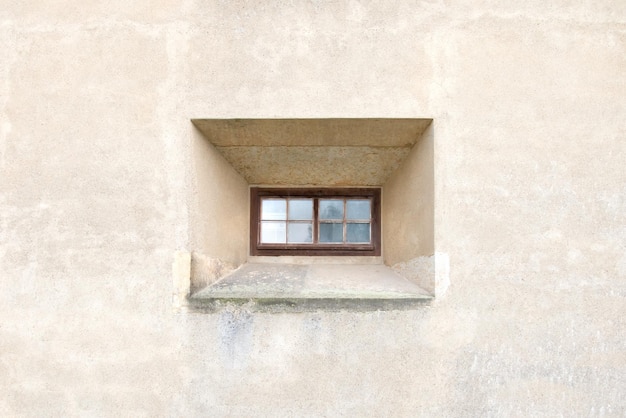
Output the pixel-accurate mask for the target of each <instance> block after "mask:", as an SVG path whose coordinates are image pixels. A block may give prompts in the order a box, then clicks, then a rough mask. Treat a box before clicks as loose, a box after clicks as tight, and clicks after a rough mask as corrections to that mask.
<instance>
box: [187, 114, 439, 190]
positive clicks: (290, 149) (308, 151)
mask: <svg viewBox="0 0 626 418" xmlns="http://www.w3.org/2000/svg"><path fill="white" fill-rule="evenodd" d="M192 122H193V123H194V125H195V126H196V127H197V128H198V129H199V130H200V131H201V132H202V133H203V134H204V135H205V137H206V138H207V140H208V141H210V142H211V143H212V144H213V145H215V146H216V149H217V150H219V152H220V153H222V155H223V156H224V157H225V158H226V160H228V162H229V163H230V164H231V165H232V166H233V167H234V168H235V169H236V170H237V172H239V173H240V174H241V175H242V176H243V177H244V178H245V179H246V181H247V182H248V183H250V184H263V185H283V186H284V185H292V186H293V185H296V186H298V185H299V186H319V185H324V186H380V185H382V184H383V183H385V181H386V180H387V178H388V177H389V176H390V175H391V173H393V172H394V171H395V170H396V169H397V168H398V167H399V166H400V164H401V163H402V161H403V160H404V159H405V158H406V157H407V155H408V154H409V152H410V151H411V148H412V147H413V146H414V145H415V143H416V142H417V141H418V140H419V139H420V138H421V136H422V133H423V132H424V131H425V130H426V129H427V128H428V126H429V125H430V123H431V119H424V118H422V119H420V118H415V119H407V118H386V119H380V118H345V119H324V118H320V119H226V120H222V119H193V120H192Z"/></svg>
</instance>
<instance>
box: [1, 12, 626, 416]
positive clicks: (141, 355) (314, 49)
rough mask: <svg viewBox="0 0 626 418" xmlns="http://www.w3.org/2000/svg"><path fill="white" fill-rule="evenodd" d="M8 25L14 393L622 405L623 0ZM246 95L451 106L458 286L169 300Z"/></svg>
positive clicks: (439, 185)
mask: <svg viewBox="0 0 626 418" xmlns="http://www.w3.org/2000/svg"><path fill="white" fill-rule="evenodd" d="M0 50H2V59H0V278H1V280H0V415H2V416H133V417H137V416H150V417H154V416H267V417H276V416H312V417H315V416H393V417H398V416H407V417H414V416H436V417H461V416H524V417H526V416H604V417H606V416H616V417H617V416H624V415H626V400H625V399H624V396H623V395H624V393H625V392H626V316H624V311H625V309H626V169H625V168H624V161H626V141H624V139H625V136H626V128H625V123H624V121H625V120H626V108H625V107H624V105H623V102H624V97H626V75H625V74H626V72H625V71H624V69H625V68H626V2H624V1H621V0H600V1H596V2H588V1H586V2H571V1H557V2H545V1H534V0H532V1H524V2H519V1H515V2H514V1H493V0H476V1H467V0H466V1H463V0H461V1H458V2H455V3H454V4H451V3H448V2H442V1H398V2H380V3H370V2H359V1H356V0H354V1H339V2H336V1H333V2H330V1H328V2H327V1H315V2H313V1H311V2H308V1H302V2H287V1H279V0H276V1H270V2H245V1H233V2H221V1H195V0H168V1H161V2H158V3H157V2H147V1H135V2H131V3H129V2H119V1H114V2H108V3H103V2H93V1H88V2H84V1H81V2H77V1H71V0H67V1H63V2H41V1H26V2H12V1H7V0H0ZM239 117H246V118H342V117H352V118H359V117H361V118H368V117H390V118H401V117H408V118H414V117H424V118H433V119H434V125H433V147H434V177H435V178H434V188H435V190H434V198H435V205H434V208H435V209H434V210H435V213H434V219H435V222H434V244H435V248H434V249H435V252H436V254H441V255H442V257H445V258H447V257H449V260H450V286H449V288H448V290H447V292H446V293H445V294H441V295H439V296H438V297H437V298H436V300H435V301H434V302H433V303H431V304H429V305H426V306H424V307H422V308H420V309H416V310H410V311H379V312H367V313H365V312H350V311H344V312H324V311H319V312H309V313H302V314H251V313H249V312H246V311H245V310H225V311H223V312H221V313H217V314H188V313H175V312H174V310H173V309H172V298H171V296H172V273H171V270H172V266H171V264H172V261H173V259H174V254H175V253H176V252H180V251H192V250H194V246H195V245H197V243H198V242H200V241H201V238H198V237H196V236H194V235H193V234H194V233H195V232H194V231H192V229H193V228H192V227H191V225H194V216H195V214H196V211H197V207H198V206H197V205H199V204H201V203H198V200H194V198H193V194H194V191H195V190H197V189H195V188H196V187H198V185H197V184H195V183H194V181H195V180H194V175H193V170H194V168H193V167H195V169H197V168H198V167H202V165H201V164H200V165H199V164H198V161H197V160H196V159H195V158H197V156H198V153H197V151H198V146H199V144H198V143H197V142H194V141H197V140H198V138H197V137H196V136H195V135H196V134H197V132H195V130H194V128H193V127H192V126H191V122H190V119H192V118H239ZM200 148H201V147H200ZM205 151H206V150H205ZM207 154H208V155H211V154H210V151H207ZM218 160H219V158H216V159H215V160H214V161H216V162H215V164H218V165H220V164H222V162H220V161H221V160H219V161H218ZM205 168H206V172H207V173H213V174H211V175H215V176H216V180H219V181H222V180H223V179H224V178H226V179H227V180H226V181H230V182H232V184H233V185H234V186H233V187H236V188H242V187H243V183H242V182H243V180H241V179H238V178H237V177H236V176H235V175H234V174H232V173H231V174H228V170H227V169H226V168H224V169H223V170H222V169H221V168H219V167H218V168H215V167H213V168H211V167H205ZM232 199H233V201H235V202H239V200H237V199H236V198H232ZM207 204H208V205H210V204H211V203H210V202H208V203H207ZM218 206H219V205H218ZM237 213H239V212H237ZM210 228H211V225H207V229H208V230H210ZM199 240H200V241H199ZM212 245H213V244H211V245H208V244H207V245H206V247H207V249H208V252H207V254H205V255H206V256H207V257H218V258H219V257H232V259H233V260H235V259H236V258H237V257H238V255H237V254H238V253H237V251H239V250H237V248H240V247H241V246H240V245H238V244H232V242H231V243H224V248H221V247H219V246H218V247H216V248H214V249H213V250H211V248H212V247H211V246H212ZM225 248H231V249H233V250H232V251H231V252H230V253H229V254H230V255H229V254H226V255H224V254H221V255H220V254H218V253H219V252H220V251H226V250H224V249H225Z"/></svg>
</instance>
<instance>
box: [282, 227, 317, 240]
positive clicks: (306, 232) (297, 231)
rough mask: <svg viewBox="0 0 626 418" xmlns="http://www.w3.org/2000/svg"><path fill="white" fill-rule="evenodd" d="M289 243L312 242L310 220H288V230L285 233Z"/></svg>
mask: <svg viewBox="0 0 626 418" xmlns="http://www.w3.org/2000/svg"><path fill="white" fill-rule="evenodd" d="M287 242H289V243H311V242H313V223H312V222H289V232H288V233H287Z"/></svg>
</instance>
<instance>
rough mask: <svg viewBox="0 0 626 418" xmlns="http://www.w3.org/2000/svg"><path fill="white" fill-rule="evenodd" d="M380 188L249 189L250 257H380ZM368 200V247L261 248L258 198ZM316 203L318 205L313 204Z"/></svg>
mask: <svg viewBox="0 0 626 418" xmlns="http://www.w3.org/2000/svg"><path fill="white" fill-rule="evenodd" d="M380 190H381V189H380V188H278V187H276V188H262V187H251V188H250V254H251V255H253V256H281V255H305V256H323V255H330V256H380V254H381V247H380V225H381V217H380V212H381V211H380V208H381V204H380V196H381V191H380ZM263 197H278V198H291V197H302V198H312V199H319V198H367V199H371V201H372V218H371V242H370V244H320V243H312V244H261V243H260V228H259V224H260V216H261V213H260V212H261V204H260V202H261V198H263ZM314 202H317V201H314ZM317 208H318V205H317V203H314V214H313V225H314V231H315V232H314V234H316V233H317V225H318V224H319V219H318V210H317Z"/></svg>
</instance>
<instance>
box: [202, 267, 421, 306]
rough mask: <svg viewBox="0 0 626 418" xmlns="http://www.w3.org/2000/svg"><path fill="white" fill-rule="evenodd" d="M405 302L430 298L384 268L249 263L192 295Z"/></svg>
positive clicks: (413, 285)
mask: <svg viewBox="0 0 626 418" xmlns="http://www.w3.org/2000/svg"><path fill="white" fill-rule="evenodd" d="M219 297H221V298H241V299H245V298H257V297H259V298H266V299H269V298H281V297H284V298H300V299H315V298H317V299H355V298H356V299H406V298H425V299H430V295H429V294H428V293H426V292H425V291H424V290H422V289H421V288H420V287H418V286H417V285H415V284H414V283H412V282H410V281H408V280H406V279H404V278H403V277H401V276H399V275H397V274H396V273H394V271H393V270H391V269H390V268H389V267H387V266H384V265H371V264H369V265H368V264H365V265H364V264H344V265H337V264H309V265H306V264H282V265H281V264H272V263H269V264H268V263H264V264H257V263H248V264H244V265H243V266H241V267H240V268H239V269H237V270H236V271H234V272H232V273H231V274H229V275H227V276H226V277H224V278H222V279H221V280H220V281H218V282H217V283H215V284H213V285H212V286H210V287H208V288H206V289H204V290H202V291H200V292H198V293H195V294H194V298H196V299H204V298H219Z"/></svg>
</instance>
